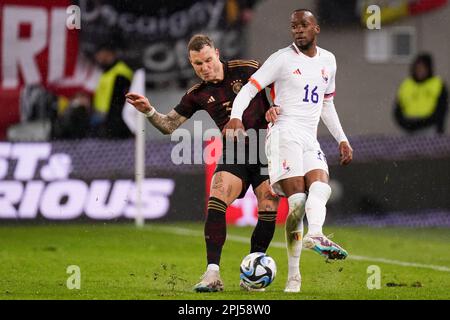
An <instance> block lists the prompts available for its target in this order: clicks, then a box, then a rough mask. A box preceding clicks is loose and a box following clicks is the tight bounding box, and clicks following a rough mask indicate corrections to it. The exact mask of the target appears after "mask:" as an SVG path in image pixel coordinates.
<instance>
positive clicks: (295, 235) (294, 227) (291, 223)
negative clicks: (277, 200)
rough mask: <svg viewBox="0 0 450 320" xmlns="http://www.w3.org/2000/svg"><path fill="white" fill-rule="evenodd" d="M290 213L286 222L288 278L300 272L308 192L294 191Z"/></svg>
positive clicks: (289, 199) (290, 201) (290, 203)
mask: <svg viewBox="0 0 450 320" xmlns="http://www.w3.org/2000/svg"><path fill="white" fill-rule="evenodd" d="M288 202H289V214H288V216H287V219H286V224H285V236H286V247H287V254H288V267H289V268H288V278H289V277H292V276H294V275H296V274H299V273H300V254H301V253H302V238H303V217H304V216H305V202H306V194H304V193H294V194H293V195H291V196H290V197H289V198H288Z"/></svg>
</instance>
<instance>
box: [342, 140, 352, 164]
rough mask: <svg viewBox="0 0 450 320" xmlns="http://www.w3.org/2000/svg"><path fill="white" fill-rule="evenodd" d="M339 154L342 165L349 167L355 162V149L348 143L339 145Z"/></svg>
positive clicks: (344, 142)
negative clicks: (348, 165)
mask: <svg viewBox="0 0 450 320" xmlns="http://www.w3.org/2000/svg"><path fill="white" fill-rule="evenodd" d="M339 154H340V163H341V165H344V166H345V165H347V164H349V163H350V162H352V160H353V149H352V147H351V146H350V144H349V143H348V141H342V142H341V143H340V144H339Z"/></svg>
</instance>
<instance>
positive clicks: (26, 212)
mask: <svg viewBox="0 0 450 320" xmlns="http://www.w3.org/2000/svg"><path fill="white" fill-rule="evenodd" d="M44 187H45V183H44V181H29V182H28V183H27V184H26V185H25V191H24V192H23V196H22V201H21V202H20V206H19V210H18V212H17V215H18V217H19V218H20V219H34V218H36V216H37V213H38V209H39V201H40V200H41V195H42V191H43V190H44Z"/></svg>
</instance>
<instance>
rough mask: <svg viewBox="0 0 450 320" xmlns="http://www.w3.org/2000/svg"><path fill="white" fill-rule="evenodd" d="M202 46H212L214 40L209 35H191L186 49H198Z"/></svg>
mask: <svg viewBox="0 0 450 320" xmlns="http://www.w3.org/2000/svg"><path fill="white" fill-rule="evenodd" d="M204 46H209V47H211V48H215V47H214V41H212V40H211V38H210V37H208V36H207V35H204V34H196V35H193V36H192V38H191V40H189V43H188V51H200V50H202V49H203V47H204Z"/></svg>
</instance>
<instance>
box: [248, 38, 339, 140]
mask: <svg viewBox="0 0 450 320" xmlns="http://www.w3.org/2000/svg"><path fill="white" fill-rule="evenodd" d="M335 75H336V58H335V57H334V55H333V54H332V53H331V52H329V51H327V50H325V49H322V48H320V47H317V53H316V55H315V56H314V57H312V58H311V57H308V56H306V55H305V54H303V53H302V52H301V51H300V50H299V49H298V48H297V46H296V45H295V43H293V44H292V45H290V46H289V47H287V48H284V49H281V50H278V51H277V52H275V53H274V54H272V55H271V56H270V57H269V58H268V59H267V60H266V62H265V63H264V64H263V65H262V66H261V68H260V69H259V70H258V71H257V72H255V73H254V74H253V75H252V77H251V79H250V82H252V83H253V85H255V86H256V88H257V89H258V90H261V89H262V88H264V87H266V86H269V85H270V84H273V87H272V98H273V99H274V103H275V104H276V105H278V106H280V115H278V118H277V121H276V122H275V124H274V126H273V127H274V129H275V127H279V128H286V127H289V128H292V129H294V130H295V131H297V132H300V133H301V136H302V138H308V140H310V139H312V140H313V141H314V140H316V139H317V127H318V124H319V120H320V116H321V113H322V107H323V100H324V98H329V97H333V96H334V92H335Z"/></svg>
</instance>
